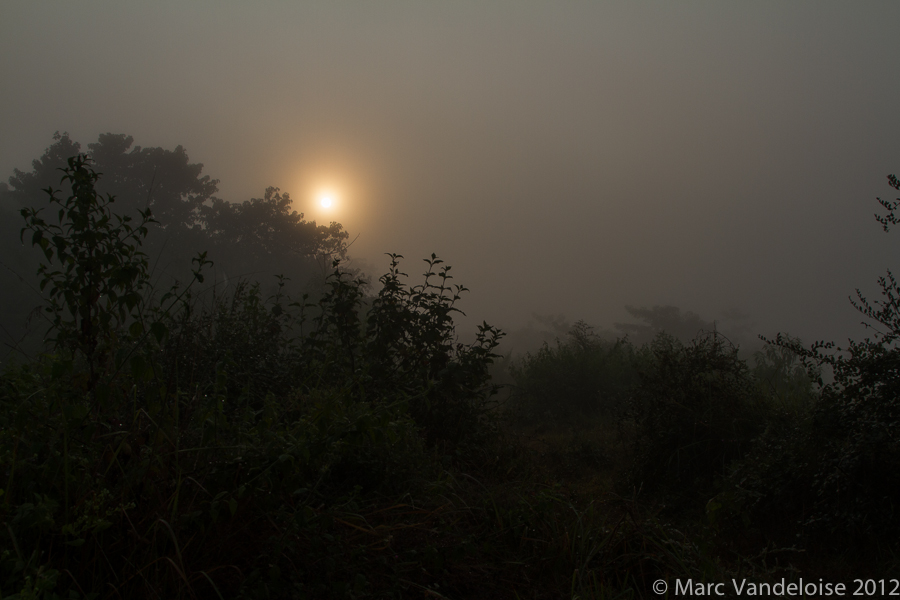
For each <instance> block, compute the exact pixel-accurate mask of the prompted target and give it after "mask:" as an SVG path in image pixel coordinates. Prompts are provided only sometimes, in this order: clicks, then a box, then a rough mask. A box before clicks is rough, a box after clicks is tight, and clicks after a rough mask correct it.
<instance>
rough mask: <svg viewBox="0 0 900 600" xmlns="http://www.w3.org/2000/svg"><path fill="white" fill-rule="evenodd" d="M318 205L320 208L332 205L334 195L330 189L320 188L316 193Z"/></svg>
mask: <svg viewBox="0 0 900 600" xmlns="http://www.w3.org/2000/svg"><path fill="white" fill-rule="evenodd" d="M317 196H318V200H319V206H321V207H322V208H331V207H332V206H334V201H335V195H334V192H332V191H331V190H321V191H319V193H318V195H317Z"/></svg>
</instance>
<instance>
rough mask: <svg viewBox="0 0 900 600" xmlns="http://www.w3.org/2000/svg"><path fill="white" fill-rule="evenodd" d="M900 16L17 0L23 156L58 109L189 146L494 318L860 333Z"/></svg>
mask: <svg viewBox="0 0 900 600" xmlns="http://www.w3.org/2000/svg"><path fill="white" fill-rule="evenodd" d="M898 23H900V4H898V3H896V2H853V3H849V2H820V1H817V2H790V3H786V2H752V3H751V2H744V3H723V2H677V3H663V2H632V1H624V0H623V1H620V2H602V3H600V2H597V3H594V2H553V3H549V2H548V3H544V2H521V1H515V2H491V3H484V2H447V3H417V2H378V3H365V4H363V3H335V2H317V3H305V2H304V3H284V2H271V3H266V2H253V3H249V2H227V3H226V2H191V3H180V2H158V3H157V2H154V3H141V4H136V3H113V2H78V3H34V2H5V3H4V8H3V10H2V18H0V77H2V81H3V85H2V86H0V106H2V119H0V123H2V128H0V132H2V135H0V175H2V177H3V180H6V178H7V177H9V176H10V175H11V174H12V173H13V169H14V168H18V169H21V170H23V171H30V169H31V161H32V160H33V159H36V158H38V157H40V156H41V154H42V153H43V151H44V149H45V148H47V147H48V146H49V145H50V144H52V143H53V134H54V132H55V131H60V132H68V133H69V134H70V135H71V137H72V139H73V140H77V141H79V142H81V144H82V147H85V146H86V145H87V144H88V143H91V142H95V141H96V140H97V137H98V135H100V134H103V133H107V132H111V133H122V134H128V135H131V136H133V137H134V141H135V144H138V145H141V146H143V147H162V148H167V149H174V148H175V147H176V146H178V145H182V146H183V147H184V148H185V149H186V150H187V152H188V155H189V156H190V160H191V162H195V163H202V164H203V165H204V169H203V174H206V175H210V176H212V177H213V178H216V179H219V180H220V183H219V186H218V187H219V191H218V193H217V196H218V197H220V198H223V199H225V200H229V201H233V202H240V201H244V200H247V199H249V198H251V197H260V196H262V194H263V192H264V190H265V189H266V187H268V186H277V187H279V188H281V190H282V191H287V192H289V193H290V194H291V196H292V197H293V198H294V200H295V205H294V206H295V208H296V209H297V210H299V211H301V212H303V213H304V214H305V215H306V218H307V219H310V220H313V219H314V220H316V221H317V222H319V223H320V224H322V223H326V224H327V223H328V222H329V221H338V222H340V223H342V224H343V225H344V227H345V228H346V230H347V231H348V232H349V234H350V238H349V239H350V240H353V239H354V238H356V241H355V242H354V243H353V244H352V246H351V247H350V256H351V257H352V258H353V259H354V263H355V264H356V265H357V266H359V267H362V268H363V269H364V270H365V271H367V272H369V273H370V274H372V275H376V276H377V275H378V274H379V273H380V272H382V271H383V270H384V269H386V267H387V264H388V258H387V257H386V256H385V253H387V252H395V253H399V254H402V255H404V256H405V257H406V259H405V262H404V265H405V271H406V272H407V273H409V274H410V275H411V276H412V275H416V276H417V275H418V274H419V273H421V272H422V271H423V270H424V263H422V262H421V259H422V258H424V257H426V256H429V255H430V254H431V253H432V252H434V253H436V254H437V255H438V256H439V257H441V258H443V259H444V260H445V261H446V262H447V263H448V264H450V265H452V267H453V268H452V271H451V273H453V274H454V275H455V277H456V281H457V282H458V283H461V284H464V285H465V286H466V287H468V288H469V289H470V290H471V291H470V292H469V293H468V294H467V295H466V296H465V298H464V300H463V303H462V304H461V308H462V309H463V310H465V311H466V313H467V314H468V316H469V319H470V321H468V322H467V323H468V325H471V324H472V322H476V321H477V322H479V323H480V322H481V321H482V320H486V321H488V322H489V323H491V324H494V325H498V326H500V327H502V328H504V329H507V330H517V329H520V328H523V327H526V326H527V325H528V323H529V322H530V321H531V322H532V323H534V325H533V327H534V328H537V329H541V328H544V329H547V330H553V326H552V325H553V323H556V324H560V323H563V326H561V327H563V328H564V323H565V322H574V321H576V320H578V319H583V320H585V321H587V322H588V323H591V324H593V325H596V326H597V327H598V328H612V327H613V324H614V323H617V322H626V321H633V320H634V319H633V317H631V316H630V315H629V314H628V312H626V310H625V307H626V305H627V306H632V307H652V306H656V305H659V306H677V307H679V308H680V309H682V310H683V311H692V312H693V313H696V315H698V316H699V317H700V318H701V319H702V320H705V321H707V322H712V321H714V320H715V321H717V323H718V324H719V325H720V326H721V327H722V328H723V330H726V331H727V330H728V328H729V327H731V328H734V329H742V331H744V332H745V333H747V332H749V335H750V336H752V335H755V334H756V333H762V334H765V335H768V336H772V335H774V334H775V333H777V332H779V331H784V332H789V333H791V334H793V335H798V336H801V337H802V338H803V339H804V340H805V341H809V342H812V341H814V340H815V339H834V340H836V341H843V340H846V338H847V337H848V336H853V337H855V338H861V337H863V336H864V335H865V331H864V330H862V328H861V327H860V326H859V323H860V321H861V316H860V315H859V314H858V313H856V312H855V311H854V310H853V308H852V307H851V306H850V303H849V301H848V296H850V295H852V294H853V293H854V289H855V288H857V287H859V288H861V289H862V291H863V292H864V293H866V294H867V295H868V296H870V299H871V297H874V296H877V290H878V287H877V284H876V279H877V277H878V276H880V275H882V274H884V272H885V270H886V269H887V268H889V267H892V266H893V267H896V268H900V260H898V258H900V254H898V252H897V248H898V244H900V238H898V237H897V236H900V232H896V233H892V234H885V233H883V232H882V230H881V227H880V226H879V224H878V223H877V222H876V221H875V219H874V216H873V213H875V212H878V211H879V209H880V206H879V205H878V203H877V202H876V200H875V198H876V196H881V197H882V198H885V199H893V198H895V197H896V195H897V193H896V191H895V190H893V189H891V188H890V187H888V185H887V179H886V176H887V175H888V174H890V173H898V172H900V113H898V110H897V101H898V98H900V77H898V72H900V68H898V67H900V35H898V25H897V24H898ZM323 186H328V187H330V188H331V189H332V190H334V193H335V194H336V201H335V205H334V206H333V207H332V208H331V209H329V210H328V211H326V210H325V209H323V208H321V207H319V206H318V205H317V204H316V203H315V195H316V192H317V190H318V189H320V188H321V187H323ZM357 236H358V237H357ZM187 258H189V257H186V259H187ZM211 258H213V259H215V257H214V256H213V257H211ZM533 315H538V316H540V317H542V319H539V320H537V321H535V320H534V317H533ZM560 315H561V316H562V317H561V318H560V317H559V316H560ZM549 317H553V318H549ZM520 339H524V337H523V336H520Z"/></svg>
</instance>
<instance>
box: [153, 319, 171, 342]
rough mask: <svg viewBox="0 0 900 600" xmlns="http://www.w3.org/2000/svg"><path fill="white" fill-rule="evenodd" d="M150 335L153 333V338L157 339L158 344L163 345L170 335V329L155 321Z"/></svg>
mask: <svg viewBox="0 0 900 600" xmlns="http://www.w3.org/2000/svg"><path fill="white" fill-rule="evenodd" d="M150 333H152V334H153V337H155V338H156V342H157V343H159V344H162V342H163V340H164V339H165V337H166V335H168V333H169V328H168V327H166V325H165V324H164V323H162V322H160V321H154V322H153V323H152V324H151V325H150Z"/></svg>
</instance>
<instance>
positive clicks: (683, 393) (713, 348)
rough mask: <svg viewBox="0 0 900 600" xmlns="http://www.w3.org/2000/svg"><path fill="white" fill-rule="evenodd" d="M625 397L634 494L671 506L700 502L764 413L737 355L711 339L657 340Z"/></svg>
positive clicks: (744, 447) (720, 340)
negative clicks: (638, 491) (685, 342)
mask: <svg viewBox="0 0 900 600" xmlns="http://www.w3.org/2000/svg"><path fill="white" fill-rule="evenodd" d="M651 352H652V360H651V362H650V365H649V366H648V367H647V369H646V370H645V371H643V372H642V373H641V382H640V384H639V385H638V387H637V389H636V390H635V392H634V395H633V397H632V404H631V406H632V418H633V420H634V423H635V427H636V430H635V434H636V438H635V458H634V464H633V467H632V470H631V473H630V476H629V478H628V484H629V486H630V487H632V488H633V489H641V490H643V491H644V492H649V493H650V494H652V495H658V496H664V497H665V499H666V501H667V502H668V503H669V504H670V505H680V504H683V503H684V502H689V501H696V500H698V499H699V500H703V502H705V501H706V499H708V498H709V497H710V495H712V491H713V490H714V487H715V483H716V482H717V481H718V480H722V479H723V478H724V477H726V476H727V475H728V468H729V465H730V464H731V462H732V461H734V460H736V459H738V458H741V457H742V456H744V454H745V453H746V452H747V451H748V450H749V449H750V447H751V444H752V441H753V439H754V438H755V437H756V436H757V435H758V434H759V433H760V432H761V431H762V429H763V427H764V423H765V411H766V405H765V403H764V402H762V401H761V399H760V397H759V396H758V395H757V394H756V393H754V390H755V388H756V385H755V382H754V380H753V378H752V376H751V374H750V372H749V369H748V368H747V365H746V363H745V362H744V361H743V360H741V359H740V358H739V357H738V351H737V349H736V348H735V347H734V346H732V345H731V344H730V343H728V342H727V341H726V340H725V339H724V338H722V337H721V336H718V335H716V334H709V335H704V336H701V337H698V338H696V339H695V340H694V341H693V342H692V343H691V344H689V345H687V346H683V345H682V344H681V343H680V342H678V341H677V340H675V339H674V338H673V337H671V336H668V335H665V334H660V335H658V336H657V337H656V339H655V340H654V341H653V344H652V346H651Z"/></svg>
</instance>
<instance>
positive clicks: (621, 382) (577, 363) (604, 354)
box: [510, 321, 645, 422]
mask: <svg viewBox="0 0 900 600" xmlns="http://www.w3.org/2000/svg"><path fill="white" fill-rule="evenodd" d="M644 358H645V357H644V356H643V354H642V353H641V352H639V351H636V350H635V349H634V347H633V346H632V345H631V344H629V343H628V342H627V341H625V340H618V341H616V342H607V341H605V340H602V339H601V338H599V337H598V336H596V335H595V334H593V332H592V331H591V328H590V327H589V326H588V325H587V324H585V323H584V322H583V321H579V322H578V323H576V324H575V326H574V327H573V328H572V330H571V331H570V332H569V339H567V340H566V341H564V342H562V341H557V343H556V346H555V347H551V346H549V345H548V344H544V346H543V347H542V348H541V349H540V350H538V351H537V352H536V353H535V354H531V353H528V354H526V355H525V357H523V358H522V359H521V360H519V361H518V362H517V363H515V364H513V365H512V367H511V368H510V371H511V374H512V376H513V378H514V381H515V388H514V392H513V395H512V399H511V406H510V408H511V411H512V414H513V415H514V416H515V417H516V418H518V419H520V420H522V421H524V422H537V421H542V422H546V421H548V420H549V421H556V422H572V421H577V420H581V419H584V418H585V417H591V416H595V415H602V416H605V417H610V418H613V417H614V416H615V415H616V414H617V413H618V412H619V410H620V409H621V406H622V402H623V400H624V398H625V397H626V396H627V394H628V393H629V392H630V391H631V389H632V388H633V387H634V385H635V384H636V383H637V381H638V369H639V366H640V364H641V361H642V360H643V359H644Z"/></svg>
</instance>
